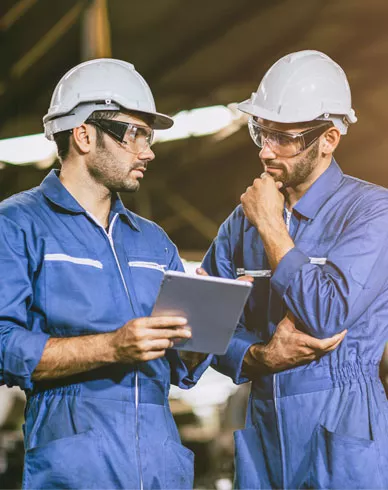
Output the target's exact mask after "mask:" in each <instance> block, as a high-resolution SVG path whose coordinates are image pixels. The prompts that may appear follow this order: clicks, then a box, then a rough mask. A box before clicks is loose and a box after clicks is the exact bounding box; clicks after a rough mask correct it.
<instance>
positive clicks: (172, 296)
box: [151, 271, 252, 354]
mask: <svg viewBox="0 0 388 490" xmlns="http://www.w3.org/2000/svg"><path fill="white" fill-rule="evenodd" d="M251 287H252V284H251V283H250V282H246V281H237V280H235V279H224V278H221V277H212V276H199V275H198V276H192V275H189V274H185V273H184V272H176V271H167V272H166V273H165V275H164V279H163V282H162V284H161V287H160V290H159V295H158V298H157V300H156V303H155V306H154V309H153V311H152V315H151V316H170V315H172V316H183V317H185V318H187V322H188V326H190V327H191V331H192V337H191V339H184V340H182V341H179V342H177V343H176V344H175V345H174V347H173V349H181V350H187V351H193V352H203V353H213V354H224V353H225V352H226V350H227V348H228V344H229V342H230V339H231V338H232V335H233V333H234V331H235V328H236V326H237V323H238V321H239V318H240V316H241V314H242V312H243V309H244V305H245V302H246V300H247V299H248V296H249V293H250V291H251Z"/></svg>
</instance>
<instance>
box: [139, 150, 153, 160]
mask: <svg viewBox="0 0 388 490" xmlns="http://www.w3.org/2000/svg"><path fill="white" fill-rule="evenodd" d="M138 157H139V160H148V161H149V162H151V161H152V160H153V159H154V158H155V153H154V152H153V151H152V150H151V147H150V146H148V147H147V148H145V149H144V150H142V151H141V152H140V153H139V155H138Z"/></svg>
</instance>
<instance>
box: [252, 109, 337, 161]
mask: <svg viewBox="0 0 388 490" xmlns="http://www.w3.org/2000/svg"><path fill="white" fill-rule="evenodd" d="M331 126H332V123H331V122H329V123H326V122H325V123H323V124H320V125H319V126H315V127H314V128H311V129H306V131H302V132H300V133H289V132H286V131H276V130H273V129H270V128H267V127H265V126H263V125H261V124H259V123H258V122H257V121H255V120H254V119H253V117H251V118H249V121H248V128H249V134H250V135H251V138H252V139H253V141H254V143H255V144H256V145H257V146H258V147H259V148H260V149H262V148H263V147H264V145H265V144H267V145H268V146H269V148H270V149H271V150H272V151H273V152H274V153H275V154H276V155H277V156H279V157H286V158H291V157H295V156H297V155H299V154H300V153H302V152H303V151H305V150H306V149H307V148H308V147H309V146H311V145H312V144H313V143H315V141H317V139H318V138H319V137H320V136H321V135H322V134H323V133H324V132H325V131H326V130H327V129H328V128H330V127H331Z"/></svg>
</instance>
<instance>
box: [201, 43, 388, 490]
mask: <svg viewBox="0 0 388 490" xmlns="http://www.w3.org/2000/svg"><path fill="white" fill-rule="evenodd" d="M239 108H240V110H242V111H243V112H246V113H248V114H249V115H250V119H249V123H248V125H249V131H250V135H251V137H252V139H253V141H254V143H255V144H256V145H257V146H258V147H259V149H260V154H259V156H260V159H261V161H262V164H263V167H264V173H263V174H262V175H261V176H260V178H259V179H255V180H254V182H253V184H252V186H250V187H248V189H247V190H246V192H245V193H244V194H243V195H242V196H241V205H240V206H238V207H237V208H236V209H235V211H234V212H233V213H232V214H231V215H230V216H229V217H228V219H227V220H226V221H225V222H224V223H223V224H222V225H221V228H220V230H219V233H218V236H217V238H216V239H215V241H214V243H213V244H212V246H211V248H210V249H209V251H208V253H207V255H206V257H205V259H204V262H203V267H204V269H205V270H206V271H207V273H209V274H211V275H216V276H222V277H238V276H240V275H251V276H253V277H254V287H253V291H252V294H251V296H250V298H249V300H248V304H247V306H246V308H245V312H244V320H243V321H242V324H241V325H240V326H239V330H238V334H237V336H236V339H235V341H234V342H232V344H231V346H230V348H229V350H228V352H227V354H226V355H225V356H222V357H218V358H216V359H215V367H216V368H217V369H219V370H220V371H221V372H224V373H226V374H228V375H230V376H232V377H233V378H234V380H235V381H236V382H244V381H247V379H248V378H249V379H251V380H252V388H251V396H250V401H249V408H248V414H247V423H246V428H245V429H244V430H242V431H238V432H237V433H236V434H235V444H236V481H235V483H236V487H237V488H241V489H242V488H244V489H258V488H290V489H291V488H337V489H346V488H364V489H372V488H385V489H386V488H388V403H387V399H386V396H385V393H384V389H383V386H382V384H381V382H380V380H379V378H378V367H379V362H380V359H381V356H382V353H383V350H384V345H385V343H386V341H387V339H388V246H387V243H388V192H387V190H385V189H383V188H381V187H378V186H375V185H372V184H370V183H367V182H363V181H360V180H358V179H355V178H353V177H349V176H347V175H344V174H343V173H342V171H341V169H340V168H339V166H338V165H337V163H336V161H335V160H334V159H333V157H332V154H333V152H334V150H335V149H336V147H337V146H338V144H339V141H340V137H341V135H344V134H346V132H347V129H348V126H349V125H350V124H352V123H355V122H356V120H357V119H356V117H355V113H354V111H353V109H352V108H351V94H350V88H349V84H348V81H347V79H346V76H345V74H344V72H343V70H342V69H341V68H340V67H339V66H338V65H337V64H336V63H335V62H334V61H333V60H331V59H330V58H329V57H328V56H326V55H324V54H323V53H320V52H317V51H301V52H297V53H292V54H290V55H288V56H285V57H283V58H281V59H280V60H279V61H278V62H276V63H275V64H274V65H273V66H272V67H271V68H270V69H269V71H268V72H267V73H266V75H265V76H264V78H263V80H262V81H261V83H260V85H259V88H258V90H257V92H255V93H253V94H252V97H251V98H250V99H248V100H246V101H244V102H242V103H241V104H240V105H239ZM285 314H286V315H287V316H290V317H291V318H293V317H294V318H295V319H296V322H297V328H298V329H300V330H301V331H302V332H305V333H308V334H310V335H312V336H314V337H316V338H318V339H319V338H322V337H324V336H328V335H333V334H335V333H338V332H340V331H343V330H344V329H347V334H346V336H345V339H344V341H343V342H342V343H341V344H340V345H339V347H338V348H337V349H336V350H334V351H332V352H331V353H329V354H327V355H324V356H322V357H321V358H319V359H316V360H314V361H312V362H310V363H308V364H306V365H303V366H299V367H294V368H292V369H284V367H281V368H280V369H281V370H280V372H278V373H277V374H276V373H275V374H273V373H271V372H268V371H264V370H263V369H262V367H261V365H262V362H263V358H264V357H263V356H265V355H266V353H265V347H266V344H267V343H268V342H269V341H271V339H273V333H274V331H275V327H276V325H277V324H278V323H279V320H280V319H281V318H282V317H283V316H284V315H285ZM244 332H251V333H252V334H255V335H256V341H255V342H254V341H253V342H252V345H251V346H250V347H247V349H248V350H247V351H246V354H245V355H244V359H240V362H243V369H242V375H240V374H239V373H238V372H236V370H235V366H237V365H238V360H237V359H236V354H235V349H234V344H236V345H237V346H238V348H239V349H240V350H239V351H237V352H243V349H242V347H241V344H242V343H243V342H244V341H245V342H247V344H248V341H247V340H242V335H243V333H244ZM290 342H292V339H290Z"/></svg>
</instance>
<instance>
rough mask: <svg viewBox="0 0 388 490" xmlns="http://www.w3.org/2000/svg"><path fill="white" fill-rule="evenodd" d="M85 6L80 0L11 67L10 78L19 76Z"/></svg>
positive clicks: (70, 25)
mask: <svg viewBox="0 0 388 490" xmlns="http://www.w3.org/2000/svg"><path fill="white" fill-rule="evenodd" d="M84 7H85V0H80V1H79V2H78V3H77V4H76V5H74V7H73V8H72V9H70V10H69V11H68V12H67V13H66V14H65V15H64V16H63V17H62V18H61V19H60V20H59V21H58V22H57V23H56V24H55V25H54V26H53V27H52V28H51V29H50V30H49V31H48V32H47V33H46V34H45V35H44V36H43V37H42V38H41V39H40V40H39V41H38V42H37V43H36V44H35V46H33V47H32V48H31V49H30V50H29V51H28V52H27V53H26V54H25V55H24V56H23V57H22V58H21V59H20V60H19V61H17V62H16V63H15V64H14V65H13V67H12V68H11V77H12V78H21V77H22V76H23V75H24V74H25V72H26V71H27V70H28V69H29V68H31V66H32V65H33V64H34V63H35V62H36V61H38V60H39V59H40V58H42V56H44V55H45V54H46V53H47V52H48V51H49V50H50V49H51V48H52V47H53V46H54V44H55V43H56V42H57V41H58V40H59V39H60V38H61V37H62V36H63V35H64V34H66V32H67V31H68V30H69V29H70V28H71V27H72V26H73V25H74V23H75V22H76V21H77V19H78V17H79V16H80V14H81V13H82V11H83V9H84Z"/></svg>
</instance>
